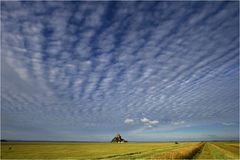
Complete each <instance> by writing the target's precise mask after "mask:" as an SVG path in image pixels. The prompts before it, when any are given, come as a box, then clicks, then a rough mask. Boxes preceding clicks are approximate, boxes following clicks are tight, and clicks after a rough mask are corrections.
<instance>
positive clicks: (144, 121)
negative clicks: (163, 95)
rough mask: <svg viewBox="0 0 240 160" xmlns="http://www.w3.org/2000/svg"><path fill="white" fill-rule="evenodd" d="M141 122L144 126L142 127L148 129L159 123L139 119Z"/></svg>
mask: <svg viewBox="0 0 240 160" xmlns="http://www.w3.org/2000/svg"><path fill="white" fill-rule="evenodd" d="M141 122H142V123H143V124H144V125H147V126H148V127H152V126H153V125H156V124H158V123H159V121H157V120H150V119H148V118H145V117H144V118H142V119H141Z"/></svg>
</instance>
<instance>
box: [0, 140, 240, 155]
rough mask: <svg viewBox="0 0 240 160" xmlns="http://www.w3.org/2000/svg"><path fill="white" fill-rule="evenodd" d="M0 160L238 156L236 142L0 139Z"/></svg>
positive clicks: (237, 143) (237, 144)
mask: <svg viewBox="0 0 240 160" xmlns="http://www.w3.org/2000/svg"><path fill="white" fill-rule="evenodd" d="M1 159H239V142H180V143H179V144H175V143H174V142H166V143H165V142H163V143H161V142H153V143H133V142H132V143H131V142H130V143H123V144H113V143H78V142H72V143H69V142H2V143H1Z"/></svg>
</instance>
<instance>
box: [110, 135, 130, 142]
mask: <svg viewBox="0 0 240 160" xmlns="http://www.w3.org/2000/svg"><path fill="white" fill-rule="evenodd" d="M127 142H128V141H126V140H125V139H122V137H121V135H120V134H119V133H118V134H117V135H116V136H115V137H114V138H113V139H112V141H111V143H127Z"/></svg>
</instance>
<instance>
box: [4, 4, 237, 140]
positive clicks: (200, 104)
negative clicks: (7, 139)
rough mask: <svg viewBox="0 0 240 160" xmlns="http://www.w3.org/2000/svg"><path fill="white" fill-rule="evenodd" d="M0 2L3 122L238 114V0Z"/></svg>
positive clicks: (55, 123)
mask: <svg viewBox="0 0 240 160" xmlns="http://www.w3.org/2000/svg"><path fill="white" fill-rule="evenodd" d="M172 3H175V4H176V5H172ZM1 4H2V8H1V9H2V10H1V24H2V26H1V36H2V37H1V53H2V68H1V69H2V95H1V100H2V115H4V117H3V121H5V122H6V123H3V127H8V129H10V130H11V126H12V129H14V128H16V127H15V126H16V125H17V124H18V125H19V126H24V125H26V126H39V128H44V127H50V128H53V129H54V128H58V127H59V128H61V127H62V128H66V129H70V130H71V129H72V128H79V130H81V131H82V130H87V131H89V132H92V130H94V129H96V130H97V132H104V131H105V130H107V131H108V132H112V131H113V130H114V128H121V129H123V130H131V129H132V128H134V127H142V126H139V125H138V124H137V123H136V125H125V124H124V123H122V120H123V119H125V118H126V117H128V116H129V117H134V119H141V120H140V121H141V123H143V124H145V125H148V126H154V125H155V126H156V127H157V124H158V120H159V121H160V122H161V123H164V124H169V125H172V124H171V122H174V123H176V124H177V125H181V122H179V120H181V121H184V122H185V121H187V122H189V121H191V122H192V123H197V122H198V121H200V122H205V123H210V122H211V123H214V122H223V121H224V122H235V121H236V122H238V117H239V112H238V108H239V100H238V99H239V97H238V95H239V91H238V85H239V84H238V82H239V80H238V77H239V73H238V57H239V55H238V51H239V44H238V39H239V32H238V28H239V27H238V24H239V23H238V22H239V18H238V10H239V9H238V7H237V2H204V3H199V2H156V3H155V2H150V3H146V2H114V3H110V2H97V3H92V2H76V3H64V2H56V3H55V2H54V3H53V2H33V3H30V2H2V3H1ZM223 97H225V98H223ZM142 113H143V114H142ZM142 117H144V118H142ZM145 117H151V119H147V118H145ZM9 119H10V120H9ZM155 119H157V120H155ZM206 121H207V122H206ZM134 122H135V121H134ZM18 130H19V132H20V130H21V128H18ZM14 131H16V130H15V129H14ZM36 132H38V130H36ZM97 132H94V133H97ZM14 133H15V135H16V137H17V135H18V134H17V131H16V132H14ZM5 136H7V134H6V135H5ZM33 136H34V134H33Z"/></svg>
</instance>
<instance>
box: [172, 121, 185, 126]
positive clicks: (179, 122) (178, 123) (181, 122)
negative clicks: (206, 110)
mask: <svg viewBox="0 0 240 160" xmlns="http://www.w3.org/2000/svg"><path fill="white" fill-rule="evenodd" d="M172 124H173V125H175V126H178V125H183V124H185V121H176V122H172Z"/></svg>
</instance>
